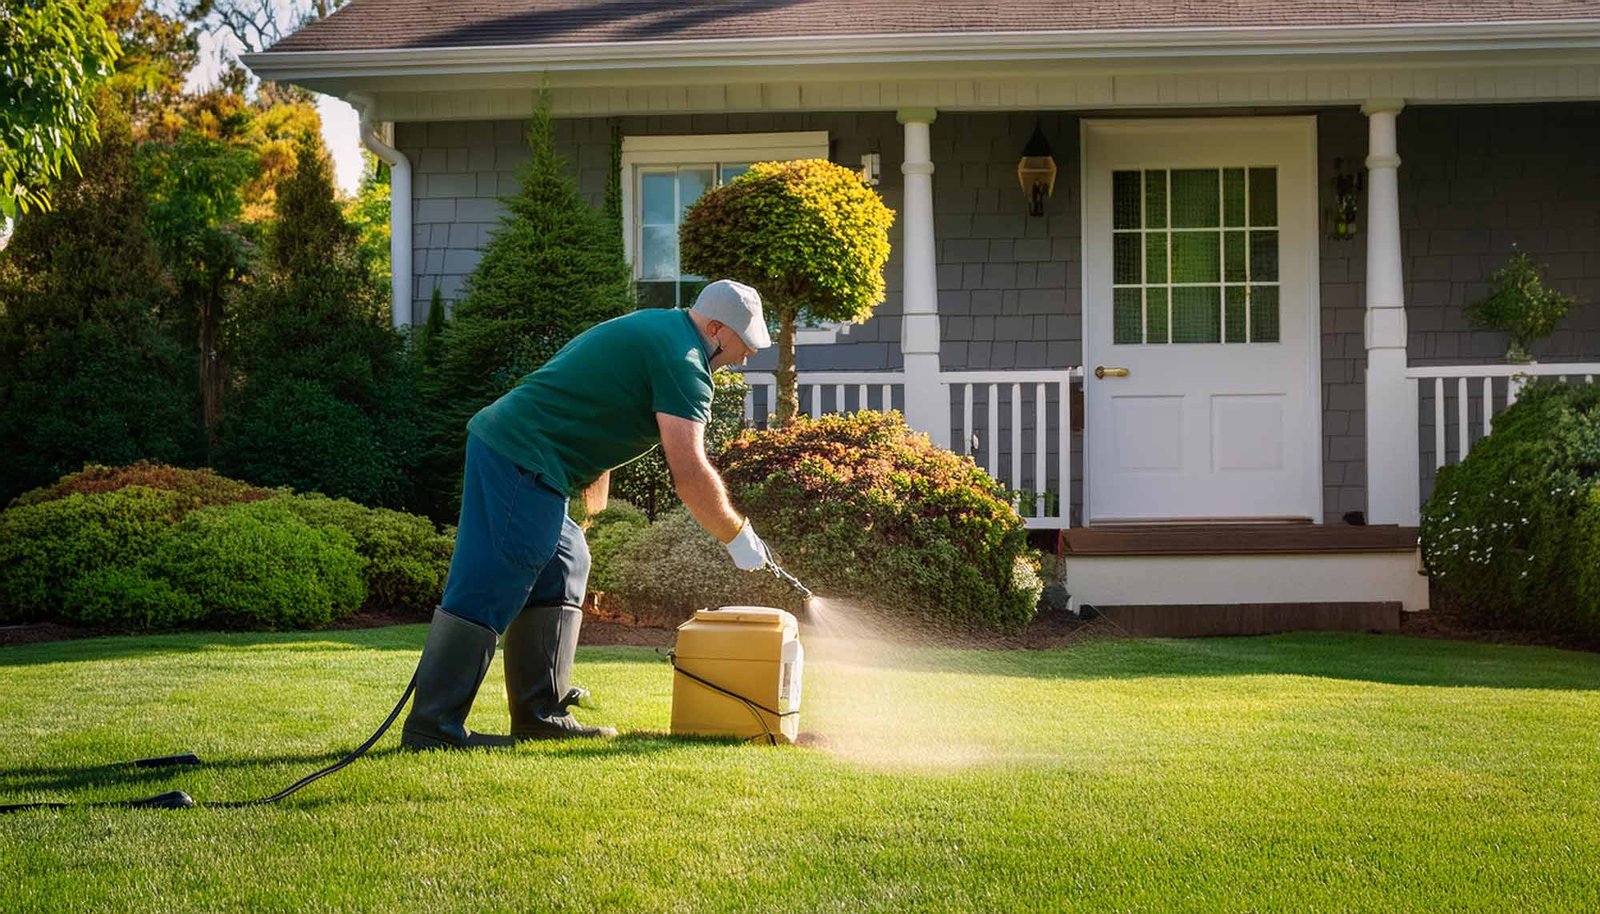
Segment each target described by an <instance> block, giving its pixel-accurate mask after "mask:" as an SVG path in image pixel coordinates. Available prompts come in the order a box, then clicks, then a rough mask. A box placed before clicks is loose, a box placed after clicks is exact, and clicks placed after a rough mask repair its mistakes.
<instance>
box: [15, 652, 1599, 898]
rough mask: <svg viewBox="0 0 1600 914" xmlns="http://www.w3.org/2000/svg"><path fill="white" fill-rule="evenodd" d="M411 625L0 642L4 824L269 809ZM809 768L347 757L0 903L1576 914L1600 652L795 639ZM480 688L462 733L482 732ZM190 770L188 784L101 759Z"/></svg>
mask: <svg viewBox="0 0 1600 914" xmlns="http://www.w3.org/2000/svg"><path fill="white" fill-rule="evenodd" d="M423 634H424V629H423V628H422V627H421V626H407V627H398V628H390V629H379V630H370V631H360V632H336V633H308V634H284V635H184V636H171V637H150V638H122V639H103V640H93V641H78V642H71V643H60V644H48V645H38V646H30V647H22V648H6V649H3V650H0V721H3V722H4V733H3V738H0V802H18V801H23V800H58V799H74V800H91V799H112V798H131V797H138V796H146V795H150V794H153V793H158V792H161V791H165V790H170V789H179V788H181V789H183V790H186V791H188V792H189V793H190V794H192V795H193V796H194V797H195V798H196V799H197V800H200V801H202V802H203V801H205V800H224V799H241V798H247V797H252V796H260V795H263V794H267V793H271V792H273V791H275V790H277V789H278V788H280V787H282V786H284V785H285V784H287V783H289V782H290V781H292V780H294V779H296V778H298V777H300V776H301V775H302V774H304V773H306V772H308V771H310V770H312V769H313V768H315V767H319V766H321V765H323V764H325V763H327V762H328V761H331V760H332V759H333V758H335V757H336V756H337V755H338V754H341V753H342V752H343V751H345V750H348V749H349V748H351V747H353V746H355V745H356V744H357V743H359V741H360V740H361V739H363V738H364V737H365V736H366V734H367V733H369V732H370V731H371V729H372V728H373V727H374V726H375V725H376V723H377V722H378V721H379V720H380V719H381V718H382V717H383V715H384V714H385V713H387V712H388V710H389V708H390V707H391V706H392V704H393V702H394V701H395V699H396V698H397V697H398V695H399V691H400V689H401V687H402V686H403V684H404V681H405V679H406V678H407V677H408V676H409V674H410V671H411V668H412V665H413V664H414V663H415V660H416V656H417V652H418V650H419V649H420V646H421V643H422V638H423ZM812 647H813V650H812V654H813V657H814V659H815V660H816V662H814V663H811V664H810V665H809V666H808V669H807V673H806V679H805V689H806V698H805V708H804V713H803V715H802V727H803V729H805V730H808V731H815V732H819V733H821V734H823V736H825V737H826V738H827V740H828V745H827V747H826V748H808V749H795V748H780V749H773V748H770V747H761V746H755V745H730V744H724V743H713V742H700V741H688V740H676V739H672V738H669V737H666V736H663V735H661V733H662V731H664V730H666V729H667V726H668V721H669V717H670V706H671V688H672V672H671V669H670V667H669V666H668V665H667V664H666V663H665V662H664V660H663V659H662V658H660V657H659V656H657V655H656V653H655V652H653V651H650V650H647V649H641V648H585V649H584V650H583V651H582V652H581V653H580V657H579V674H580V677H581V679H582V680H583V681H584V682H585V683H586V684H587V685H589V686H590V687H592V688H593V689H594V691H595V692H596V695H597V696H598V697H599V698H601V699H602V700H603V701H604V703H605V707H604V708H602V709H601V710H599V711H594V712H590V713H589V714H588V715H587V719H589V720H592V721H595V722H602V723H610V724H615V725H616V726H618V727H621V728H622V729H623V730H624V731H625V732H627V733H628V734H629V735H626V736H624V737H623V738H621V739H618V740H616V741H613V742H588V743H583V744H566V745H551V744H532V745H527V746H522V747H519V748H517V749H514V750H508V751H498V752H473V753H431V754H423V755H413V754H407V753H402V752H399V751H398V750H397V749H396V744H397V735H396V734H394V733H391V734H390V735H389V736H387V737H385V739H384V741H383V742H381V743H380V744H379V746H378V748H377V749H375V750H374V754H373V755H371V756H369V757H368V758H365V759H362V760H361V761H359V762H357V763H356V764H354V765H352V766H351V767H350V768H348V769H346V770H344V771H342V772H339V773H338V774H335V775H333V776H332V777H330V778H328V779H326V780H324V781H321V782H319V783H317V784H314V785H312V786H311V787H309V788H307V789H306V790H304V791H302V792H301V793H299V794H297V795H295V796H293V797H291V798H290V799H288V800H287V801H284V802H283V803H280V804H278V805H276V806H272V807H265V808H253V809H238V810H216V809H211V810H208V809H193V810H186V811H154V810H138V811H131V810H115V809H101V810H70V811H64V812H28V813H21V814H17V815H11V816H5V817H0V906H3V908H4V909H5V910H8V911H28V912H35V911H116V912H136V911H162V912H166V911H208V912H211V911H216V912H221V911H252V912H254V911H336V910H337V911H428V912H446V911H463V912H464V911H473V912H477V911H607V912H611V911H616V912H636V911H637V912H654V911H694V912H702V911H763V912H764V911H845V912H860V911H892V912H908V911H962V912H965V911H1159V912H1172V911H1206V912H1211V911H1294V912H1304V911H1384V912H1394V911H1486V912H1487V911H1494V912H1501V911H1518V912H1526V911H1561V912H1576V911H1595V910H1600V656H1596V655H1593V654H1583V653H1573V652H1563V651H1556V650H1549V649H1540V648H1524V647H1502V646H1494V645H1483V644H1465V643H1452V642H1444V641H1424V640H1412V639H1405V638H1399V637H1378V636H1360V635H1329V634H1305V635H1291V636H1278V637H1266V638H1247V639H1213V640H1194V641H1159V640H1152V641H1110V640H1107V641H1098V642H1090V643H1085V644H1082V645H1079V646H1076V647H1073V648H1071V649H1068V650H1062V651H1049V652H1016V651H1008V652H985V651H962V650H943V649H941V650H915V651H896V650H891V649H883V650H881V651H871V652H866V654H867V656H872V657H875V658H876V660H878V661H880V663H879V664H876V665H873V666H860V665H855V664H845V663H840V662H834V663H828V662H825V659H826V658H825V655H826V654H827V653H828V651H827V650H825V648H826V645H825V644H817V645H813V646H812ZM498 676H499V663H498V661H497V662H496V665H495V669H494V670H491V672H490V679H489V684H488V685H486V687H485V689H484V691H483V693H482V694H481V696H480V700H479V706H478V709H477V711H475V713H474V716H473V723H474V724H475V725H476V726H478V727H479V728H481V729H486V730H494V729H496V728H498V727H503V726H504V725H505V720H506V712H505V709H504V707H503V705H502V701H501V697H500V696H501V693H500V688H499V685H498V681H499V680H498ZM184 750H192V751H194V752H196V753H198V754H199V755H200V756H201V757H202V758H203V759H205V760H206V762H207V764H206V765H205V766H204V767H203V768H200V769H192V770H188V771H172V770H167V771H147V770H136V769H133V768H130V767H127V766H118V765H114V764H110V763H114V762H117V761H119V760H128V759H134V758H139V757H142V756H151V755H159V754H167V753H172V752H177V751H184Z"/></svg>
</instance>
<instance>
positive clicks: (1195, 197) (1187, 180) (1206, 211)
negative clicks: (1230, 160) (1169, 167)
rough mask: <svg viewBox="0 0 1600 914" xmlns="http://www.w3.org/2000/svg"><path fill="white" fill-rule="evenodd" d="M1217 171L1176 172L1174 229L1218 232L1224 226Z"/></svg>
mask: <svg viewBox="0 0 1600 914" xmlns="http://www.w3.org/2000/svg"><path fill="white" fill-rule="evenodd" d="M1220 210H1221V201H1220V199H1219V197H1218V180H1217V170H1216V169H1214V168H1206V169H1193V168H1190V169H1177V170H1174V171H1173V172H1172V227H1173V228H1215V227H1217V226H1218V225H1219V224H1220V223H1221V220H1220V215H1221V213H1220Z"/></svg>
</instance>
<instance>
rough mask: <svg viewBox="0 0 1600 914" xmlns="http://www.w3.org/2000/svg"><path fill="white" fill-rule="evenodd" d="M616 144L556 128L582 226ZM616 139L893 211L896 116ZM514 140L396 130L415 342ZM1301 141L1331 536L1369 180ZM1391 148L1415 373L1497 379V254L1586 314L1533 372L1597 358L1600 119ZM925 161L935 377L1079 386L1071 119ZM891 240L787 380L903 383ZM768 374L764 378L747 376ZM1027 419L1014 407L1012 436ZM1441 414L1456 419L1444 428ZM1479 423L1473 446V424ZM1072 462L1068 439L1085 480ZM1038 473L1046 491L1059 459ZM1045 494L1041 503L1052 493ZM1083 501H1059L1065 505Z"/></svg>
mask: <svg viewBox="0 0 1600 914" xmlns="http://www.w3.org/2000/svg"><path fill="white" fill-rule="evenodd" d="M612 123H613V122H612V121H609V120H605V119H570V120H563V121H559V122H557V125H556V133H557V145H558V148H559V150H560V151H561V152H562V154H563V155H565V156H566V157H567V159H568V161H569V165H570V167H572V168H573V173H574V174H575V175H576V176H577V178H578V180H579V185H580V188H581V190H582V192H583V193H584V195H585V197H587V198H588V200H589V201H590V202H591V203H592V204H593V205H596V206H599V205H600V203H601V201H602V200H603V198H604V194H605V185H606V173H607V170H608V168H609V167H610V142H611V125H612ZM615 123H616V124H618V125H620V127H621V129H622V132H623V133H624V135H643V134H691V133H745V132H777V131H792V130H826V131H828V134H829V136H830V138H831V140H832V158H833V159H834V161H837V162H840V163H842V164H845V165H849V166H851V167H855V166H856V165H857V164H858V163H859V161H860V157H861V155H862V153H865V152H871V151H875V152H879V153H881V154H882V156H883V183H882V185H881V186H880V187H879V190H880V192H882V194H883V196H884V198H885V200H886V202H887V203H888V205H889V206H890V207H891V208H893V209H895V210H896V211H897V212H898V211H899V209H900V204H901V179H900V170H899V163H900V160H901V156H902V131H901V128H900V126H899V125H898V124H897V123H896V122H895V119H894V116H893V114H892V113H888V112H875V113H859V114H857V113H831V114H750V115H744V114H727V115H720V114H712V115H692V116H689V115H683V116H672V117H635V118H621V119H618V120H616V121H615ZM1036 123H1037V124H1038V125H1039V126H1040V127H1042V128H1043V130H1044V133H1045V136H1046V137H1047V138H1048V139H1049V141H1050V144H1051V147H1052V149H1053V151H1054V155H1055V159H1056V163H1057V165H1058V167H1059V173H1058V176H1057V181H1056V193H1055V196H1054V197H1053V198H1052V199H1051V200H1050V201H1049V203H1048V205H1047V209H1046V213H1045V215H1044V216H1042V217H1028V216H1027V215H1025V211H1024V209H1023V201H1022V196H1021V191H1020V190H1019V188H1018V186H1017V180H1016V162H1017V156H1018V155H1019V154H1020V151H1021V149H1022V147H1023V145H1024V143H1025V142H1026V141H1027V139H1028V136H1029V135H1030V134H1031V133H1032V131H1033V129H1034V126H1035V124H1036ZM525 130H526V124H525V123H524V122H519V121H495V122H470V123H463V122H455V123H427V124H401V125H400V127H399V130H398V136H397V142H398V145H399V147H400V148H401V150H402V151H404V152H406V153H407V154H408V155H409V156H410V157H411V160H412V162H413V164H414V167H415V173H416V178H415V201H414V203H413V215H414V220H415V228H414V232H413V239H414V241H415V245H416V248H415V251H416V253H415V274H416V275H415V283H414V285H413V289H414V290H415V293H414V294H415V301H414V307H413V315H414V320H416V321H418V322H420V321H422V320H423V319H424V318H425V317H426V314H427V305H428V297H429V295H430V294H431V292H432V290H433V288H434V287H435V285H437V286H438V287H439V288H440V289H441V291H442V292H443V294H444V297H445V298H446V299H451V300H453V299H456V298H459V297H460V294H461V291H462V286H463V283H464V282H465V279H466V276H467V275H468V274H470V272H471V270H472V268H473V267H474V266H475V265H476V263H477V259H478V256H479V255H478V253H477V252H478V249H479V248H481V247H482V245H483V244H484V243H485V242H486V241H487V239H488V237H489V235H490V233H491V232H492V231H493V230H494V229H495V227H496V226H497V224H498V222H499V218H500V214H501V213H502V211H503V210H502V208H501V204H500V203H499V201H498V199H497V198H498V197H499V196H500V195H503V194H509V193H512V192H514V190H515V186H516V170H517V168H518V167H519V166H520V165H521V164H522V163H523V162H524V161H525V160H526V158H527V152H526V140H525V135H524V131H525ZM1317 135H1318V149H1317V158H1318V194H1319V217H1320V223H1319V242H1318V243H1319V245H1320V254H1321V256H1320V270H1321V288H1320V302H1321V346H1322V352H1321V370H1322V391H1321V408H1322V418H1323V436H1324V440H1323V448H1322V459H1323V483H1324V499H1323V501H1324V504H1323V507H1324V513H1325V517H1326V519H1328V520H1330V521H1337V520H1339V518H1340V517H1341V516H1342V515H1343V514H1344V513H1345V512H1347V511H1358V510H1364V509H1365V508H1366V463H1365V435H1364V429H1365V424H1366V413H1365V406H1366V400H1365V387H1364V384H1363V374H1364V371H1365V364H1366V352H1365V344H1364V341H1363V335H1362V334H1363V322H1364V317H1365V287H1364V279H1365V275H1366V243H1367V236H1366V226H1365V216H1366V212H1365V209H1366V204H1365V199H1364V197H1363V200H1362V204H1361V206H1362V212H1361V221H1360V223H1359V225H1360V232H1359V234H1358V235H1357V236H1356V238H1354V239H1353V240H1350V241H1335V240H1332V239H1331V238H1329V237H1328V229H1329V225H1328V215H1327V214H1328V213H1329V212H1330V211H1331V209H1332V206H1333V179H1334V176H1335V174H1336V173H1337V172H1338V171H1339V170H1344V171H1356V172H1361V171H1363V170H1364V165H1363V161H1364V159H1365V156H1366V146H1367V122H1366V118H1364V117H1362V116H1361V114H1360V113H1359V112H1357V111H1355V110H1353V109H1339V110H1329V111H1323V112H1321V113H1320V114H1319V119H1318V131H1317ZM1399 140H1400V155H1401V158H1402V160H1403V164H1402V165H1401V167H1400V202H1401V228H1402V243H1403V246H1404V257H1405V261H1404V262H1405V270H1406V306H1407V315H1408V321H1409V325H1410V339H1409V347H1408V348H1409V355H1410V358H1411V361H1412V363H1413V364H1419V365H1428V364H1458V363H1481V362H1493V361H1497V360H1498V359H1499V358H1500V357H1501V355H1502V354H1503V352H1504V348H1505V345H1504V340H1503V338H1502V337H1501V336H1500V335H1498V334H1493V333H1485V332H1481V331H1474V330H1472V329H1471V328H1469V327H1468V326H1467V324H1466V321H1465V319H1464V318H1463V317H1462V313H1461V308H1462V306H1463V305H1464V304H1465V303H1466V302H1469V301H1471V300H1473V299H1475V298H1477V297H1479V296H1481V295H1483V294H1484V293H1485V292H1486V291H1487V288H1488V286H1487V280H1488V276H1489V274H1490V272H1492V271H1493V270H1494V269H1495V268H1496V267H1498V266H1499V265H1500V264H1501V263H1502V262H1503V261H1504V259H1505V257H1506V255H1507V254H1508V253H1509V251H1510V248H1511V245H1512V244H1513V243H1515V244H1518V245H1520V246H1521V247H1522V248H1523V249H1524V250H1527V251H1528V252H1529V253H1530V254H1532V255H1533V256H1534V257H1535V258H1536V259H1537V260H1539V261H1540V262H1542V263H1546V264H1548V265H1549V266H1550V277H1551V281H1552V284H1553V285H1555V286H1556V287H1557V288H1560V289H1563V290H1565V291H1568V292H1571V293H1574V294H1576V295H1577V296H1579V299H1580V301H1581V302H1582V303H1581V304H1580V305H1579V307H1578V308H1577V309H1575V310H1574V312H1573V314H1572V315H1571V316H1570V317H1569V318H1568V319H1567V321H1566V323H1565V324H1564V325H1563V328H1562V329H1561V330H1560V331H1559V332H1557V333H1556V334H1555V335H1554V336H1553V337H1552V338H1551V339H1550V340H1548V341H1546V342H1545V343H1544V344H1542V345H1540V346H1539V347H1538V348H1537V349H1536V350H1535V352H1536V355H1537V357H1538V358H1540V359H1541V360H1542V361H1566V360H1579V359H1585V358H1586V359H1590V360H1593V359H1596V358H1600V305H1597V304H1596V303H1597V302H1600V169H1595V168H1594V167H1593V166H1592V164H1591V161H1590V160H1591V158H1592V151H1593V150H1594V149H1596V148H1600V105H1597V104H1567V105H1525V106H1500V107H1440V108H1409V109H1407V110H1406V111H1404V112H1403V113H1402V114H1401V115H1400V119H1399ZM932 143H933V146H932V153H933V160H934V163H935V169H936V170H935V174H934V225H935V238H936V242H937V245H938V247H937V258H938V264H939V266H938V296H939V314H940V324H941V332H942V334H943V344H942V348H941V352H940V357H941V358H940V361H941V364H942V365H943V367H944V368H945V369H947V370H966V369H972V370H982V369H1007V368H1018V369H1025V368H1063V367H1066V366H1069V365H1076V364H1079V363H1080V362H1081V360H1082V348H1083V347H1082V338H1081V336H1082V319H1081V309H1082V263H1081V249H1082V245H1081V237H1080V232H1081V217H1080V213H1079V209H1078V207H1079V203H1080V201H1081V199H1082V194H1081V192H1080V191H1081V189H1080V188H1079V186H1078V182H1079V172H1080V169H1079V149H1078V118H1077V117H1076V116H1075V115H1070V114H1059V113H1046V114H1034V113H1026V114H1022V113H970V114H968V113H949V112H947V113H944V114H942V115H941V116H940V117H939V119H938V120H937V121H936V122H935V123H934V125H933V128H932ZM900 229H901V226H900V225H899V224H898V223H897V224H896V226H895V228H894V229H893V230H892V232H891V239H890V240H891V244H892V245H893V249H894V251H895V253H894V254H892V255H891V259H890V262H889V265H888V267H887V269H886V270H885V280H886V284H887V287H888V296H887V300H886V301H885V303H884V304H883V305H882V306H880V308H879V310H878V313H877V315H876V316H875V317H874V318H873V319H872V320H870V321H869V322H867V323H866V324H864V325H862V326H859V327H852V328H850V329H849V331H848V332H847V333H846V334H845V335H844V336H842V337H841V341H840V342H839V343H837V344H834V345H829V346H804V347H801V348H800V350H799V353H798V360H799V365H800V368H801V369H802V370H829V369H834V370H877V369H894V368H898V367H900V365H901V359H900V351H899V338H900V319H899V316H900V314H901V304H900V279H901V275H900V272H901V271H900V262H899V254H898V251H899V246H900V245H899V239H900ZM770 363H771V359H770V357H769V358H768V360H767V361H765V362H762V363H757V366H756V367H763V368H766V367H770ZM849 396H850V397H854V396H855V394H854V392H851V393H850V395H849ZM877 396H878V394H877V392H876V391H874V392H873V397H874V398H877ZM1451 396H1452V397H1453V393H1452V394H1451ZM831 397H832V394H831V392H830V393H827V394H825V396H824V403H825V404H827V403H831ZM1009 397H1010V392H1009V390H1007V391H1005V392H1004V393H1003V395H1002V398H1001V401H1002V409H1001V411H1000V412H1001V416H1000V420H1001V423H1000V424H1001V429H1000V431H1001V443H1002V453H1001V455H1000V457H1001V460H1002V465H1004V466H1007V467H1008V466H1009V460H1010V455H1009V453H1007V452H1006V451H1005V450H1004V449H1005V448H1006V447H1009V430H1010V422H1011V410H1010V400H1009ZM1032 397H1033V392H1032V390H1031V389H1029V390H1027V391H1026V392H1025V398H1024V404H1025V409H1024V428H1025V429H1028V430H1031V429H1032V423H1033V400H1032ZM978 402H979V404H980V406H979V407H978V408H977V409H975V412H977V413H980V414H982V415H986V412H987V408H986V406H985V405H981V404H983V403H984V400H983V395H982V394H980V395H979V397H978ZM802 405H803V406H805V405H808V404H802ZM874 405H877V404H876V399H874ZM896 405H897V406H898V405H900V404H899V402H898V400H897V402H896ZM1047 406H1048V408H1049V410H1050V413H1049V414H1050V415H1051V416H1052V417H1054V415H1055V410H1056V408H1057V404H1056V403H1055V401H1054V400H1053V399H1051V400H1050V401H1049V402H1048V403H1047ZM951 408H952V418H953V419H954V420H955V421H956V423H957V424H959V421H960V418H961V414H960V404H959V403H957V402H954V400H952V406H951ZM1454 408H1455V405H1454V401H1453V399H1451V400H1450V401H1449V409H1450V410H1452V412H1451V413H1450V414H1451V415H1454V412H1453V410H1454ZM1422 419H1423V425H1424V429H1423V447H1424V454H1423V484H1424V487H1425V488H1424V490H1425V491H1426V487H1427V486H1428V485H1430V484H1431V477H1432V474H1431V472H1430V471H1429V469H1428V468H1429V467H1431V465H1432V457H1431V448H1432V432H1431V423H1432V401H1431V390H1425V391H1424V399H1423V401H1422ZM1052 421H1054V420H1053V418H1052ZM1473 423H1474V425H1481V421H1480V420H1479V419H1478V418H1477V416H1476V415H1474V417H1473ZM1029 434H1030V435H1031V431H1030V432H1029ZM1080 444H1081V441H1080V440H1079V439H1076V438H1075V439H1074V451H1075V457H1074V466H1075V467H1076V468H1078V472H1079V473H1081V467H1082V463H1081V453H1077V452H1079V451H1081V447H1080ZM980 459H981V457H980ZM1049 464H1050V467H1051V469H1050V473H1052V474H1053V473H1054V472H1055V469H1054V467H1055V464H1056V459H1055V454H1054V452H1053V451H1052V453H1051V455H1050V460H1049ZM1032 473H1033V467H1032V465H1031V462H1029V465H1028V466H1026V467H1024V485H1025V486H1032V485H1033V484H1034V483H1033V480H1032ZM1047 481H1049V482H1051V483H1052V484H1053V483H1054V479H1053V477H1051V478H1050V479H1048V480H1047ZM1075 483H1076V480H1075ZM1080 501H1081V492H1080V491H1079V487H1078V486H1077V485H1076V484H1075V486H1074V497H1073V504H1074V505H1077V504H1079V503H1080Z"/></svg>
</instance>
